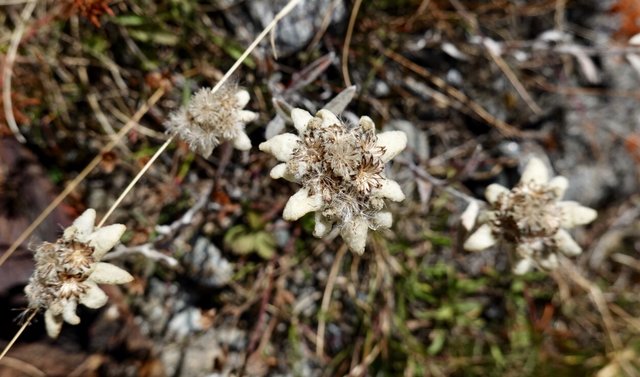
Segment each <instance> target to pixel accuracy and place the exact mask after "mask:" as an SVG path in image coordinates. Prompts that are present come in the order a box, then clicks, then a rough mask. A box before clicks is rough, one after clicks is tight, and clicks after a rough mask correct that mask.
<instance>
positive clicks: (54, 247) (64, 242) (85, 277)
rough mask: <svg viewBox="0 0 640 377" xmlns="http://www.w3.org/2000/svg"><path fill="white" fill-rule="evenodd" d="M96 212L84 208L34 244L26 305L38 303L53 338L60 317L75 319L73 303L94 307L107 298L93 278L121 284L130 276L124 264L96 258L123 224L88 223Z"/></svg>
mask: <svg viewBox="0 0 640 377" xmlns="http://www.w3.org/2000/svg"><path fill="white" fill-rule="evenodd" d="M95 219H96V212H95V211H94V210H93V209H88V210H86V211H85V212H84V213H83V214H82V215H81V216H80V217H78V218H77V219H76V220H75V221H74V222H73V224H72V225H71V226H70V227H68V228H67V229H65V231H64V234H63V235H62V238H60V239H58V240H57V241H56V242H55V243H49V242H44V243H43V244H41V245H40V246H38V248H37V249H36V250H35V261H36V267H35V270H34V272H33V275H32V276H31V278H30V280H29V284H28V285H27V286H26V287H25V293H26V295H27V298H28V300H29V308H30V309H33V310H40V309H44V310H45V313H44V318H45V325H46V328H47V333H48V334H49V336H51V337H52V338H55V337H57V336H58V334H59V333H60V329H61V328H62V323H63V322H67V323H70V324H72V325H77V324H78V323H80V318H79V317H78V315H77V314H76V308H77V306H78V304H82V305H84V306H86V307H89V308H92V309H97V308H100V307H102V306H104V305H105V304H106V303H107V295H106V294H105V293H104V292H103V291H102V289H100V287H98V284H124V283H128V282H130V281H132V280H133V277H132V276H131V275H130V274H129V273H128V272H127V271H125V270H123V269H121V268H119V267H116V266H114V265H112V264H109V263H103V262H100V260H101V259H102V257H103V256H104V255H105V254H106V253H107V252H108V251H109V250H111V248H113V246H114V245H115V244H116V243H118V241H119V240H120V237H122V234H123V233H124V231H125V229H126V228H125V226H124V225H121V224H113V225H109V226H105V227H102V228H99V229H94V222H95Z"/></svg>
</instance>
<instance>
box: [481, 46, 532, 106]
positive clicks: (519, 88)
mask: <svg viewBox="0 0 640 377" xmlns="http://www.w3.org/2000/svg"><path fill="white" fill-rule="evenodd" d="M489 43H491V42H489V41H487V40H486V39H485V47H486V49H487V52H488V53H489V56H490V57H491V59H493V61H494V62H495V63H496V65H497V66H498V68H500V70H502V73H504V75H505V76H507V79H508V80H509V82H511V85H513V87H514V88H515V90H516V92H518V94H519V95H520V97H521V98H522V100H524V102H525V103H526V104H527V106H529V108H530V109H531V111H533V112H534V114H536V115H538V114H540V113H542V109H541V108H540V106H538V104H537V103H536V101H535V100H534V99H533V97H531V95H530V94H529V92H528V91H527V89H526V88H525V87H524V85H522V83H521V82H520V80H519V79H518V76H517V75H516V74H515V72H513V70H512V69H511V67H509V64H507V62H506V61H504V59H503V58H502V56H500V55H498V54H496V53H495V51H494V49H493V48H492V47H491V46H490V45H489Z"/></svg>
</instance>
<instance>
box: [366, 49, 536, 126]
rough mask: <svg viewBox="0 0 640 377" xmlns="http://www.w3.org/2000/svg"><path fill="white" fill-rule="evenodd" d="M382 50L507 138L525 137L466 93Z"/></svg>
mask: <svg viewBox="0 0 640 377" xmlns="http://www.w3.org/2000/svg"><path fill="white" fill-rule="evenodd" d="M379 47H381V46H379ZM380 50H381V52H382V53H383V54H384V55H385V56H387V57H388V58H390V59H392V60H394V61H395V62H397V63H398V64H400V65H401V66H403V67H405V68H407V69H409V70H411V71H413V72H414V73H416V74H418V75H420V76H421V77H423V78H425V79H427V80H429V81H430V82H431V83H432V84H433V85H435V86H437V87H438V88H440V89H442V90H444V91H445V92H446V93H447V94H448V95H449V96H451V97H453V98H454V99H455V100H456V102H459V103H460V104H461V105H465V106H468V107H469V109H471V111H473V113H475V114H476V115H477V116H478V117H480V119H482V120H484V121H485V122H487V123H488V124H490V125H492V126H493V127H495V128H496V129H497V130H498V131H499V132H500V133H501V134H502V135H503V136H506V137H523V136H524V135H523V133H522V131H520V130H519V129H517V128H515V127H514V126H512V125H510V124H508V123H507V122H505V121H503V120H501V119H498V118H496V117H494V116H493V115H491V113H489V112H488V111H487V110H485V109H484V108H483V107H482V106H480V105H479V104H478V103H476V102H474V101H473V100H472V99H470V98H469V97H467V96H466V95H464V93H462V92H461V91H459V90H457V89H455V88H453V87H451V86H450V85H448V84H447V83H446V82H445V81H444V80H442V79H441V78H439V77H436V76H435V75H433V74H432V73H431V72H429V71H428V70H426V69H425V68H424V67H421V66H419V65H417V64H415V63H413V62H412V61H410V60H409V59H407V58H405V57H404V56H402V55H400V54H398V53H396V52H394V51H391V50H388V49H383V48H380Z"/></svg>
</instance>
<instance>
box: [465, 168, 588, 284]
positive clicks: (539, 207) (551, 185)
mask: <svg viewBox="0 0 640 377" xmlns="http://www.w3.org/2000/svg"><path fill="white" fill-rule="evenodd" d="M568 185H569V182H568V181H567V179H566V178H564V177H561V176H557V177H554V178H553V179H551V180H549V172H548V171H547V168H546V166H545V165H544V163H543V162H542V161H541V160H540V159H538V158H535V157H534V158H532V159H531V160H530V161H529V163H528V164H527V166H526V167H525V170H524V172H523V173H522V177H521V178H520V182H519V183H518V184H517V185H516V186H515V187H514V188H513V189H511V190H508V189H507V188H505V187H503V186H500V185H498V184H492V185H489V187H487V190H486V191H485V196H486V198H487V201H488V202H489V204H490V205H491V207H492V210H491V211H488V212H487V213H485V214H483V215H484V216H481V218H483V219H481V222H482V220H484V221H483V222H484V224H483V225H481V226H480V227H479V228H478V229H477V230H476V231H475V232H474V233H473V234H472V235H471V236H470V237H469V239H467V241H466V242H465V244H464V248H465V249H467V250H469V251H479V250H483V249H486V248H488V247H491V246H493V245H494V244H496V243H497V242H498V240H500V239H502V240H504V241H506V242H508V243H509V244H511V245H512V246H513V247H514V249H515V252H516V255H517V256H518V257H519V259H520V261H519V262H518V263H517V264H516V266H515V268H514V272H515V273H516V274H523V273H525V272H527V271H529V270H530V269H531V268H532V267H538V268H541V269H545V270H551V269H554V268H556V267H557V266H558V256H557V253H558V252H561V253H563V254H565V255H567V256H575V255H578V254H580V253H581V252H582V248H581V247H580V246H579V245H578V244H577V243H576V242H575V241H574V240H573V238H571V235H570V234H569V233H568V232H567V231H566V230H565V229H571V228H573V227H575V226H578V225H584V224H588V223H590V222H592V221H593V220H594V219H595V218H596V217H597V212H596V211H595V210H593V209H591V208H587V207H584V206H582V205H580V204H579V203H577V202H574V201H560V199H561V198H562V196H563V195H564V192H565V191H566V189H567V187H568Z"/></svg>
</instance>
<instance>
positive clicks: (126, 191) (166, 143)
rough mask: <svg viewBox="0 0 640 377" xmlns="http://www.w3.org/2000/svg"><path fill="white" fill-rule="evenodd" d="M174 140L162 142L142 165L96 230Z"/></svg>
mask: <svg viewBox="0 0 640 377" xmlns="http://www.w3.org/2000/svg"><path fill="white" fill-rule="evenodd" d="M174 138H175V136H171V137H170V138H169V139H167V141H165V142H164V144H162V146H160V148H159V149H158V150H157V151H156V153H154V154H153V156H152V157H151V158H150V159H149V161H147V163H146V164H144V166H143V167H142V169H140V171H139V172H138V174H136V176H135V177H133V179H132V180H131V182H129V185H127V187H126V188H125V189H124V191H123V192H122V193H121V194H120V196H119V197H118V199H116V201H115V202H114V203H113V205H111V208H109V210H108V211H107V213H106V214H105V215H104V216H103V217H102V219H101V220H100V222H99V223H98V225H97V226H96V228H100V227H101V226H103V225H104V222H105V221H107V218H109V216H111V214H112V213H113V211H115V210H116V208H118V206H119V205H120V203H122V200H124V197H125V196H127V194H128V193H129V191H131V190H132V189H133V186H135V185H136V183H138V181H139V180H140V178H142V176H143V175H144V173H146V172H147V170H149V168H150V167H151V165H152V164H153V163H154V162H155V161H156V160H157V159H158V157H160V155H161V154H162V152H164V150H165V149H167V147H168V146H169V144H171V142H172V141H173V139H174Z"/></svg>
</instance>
